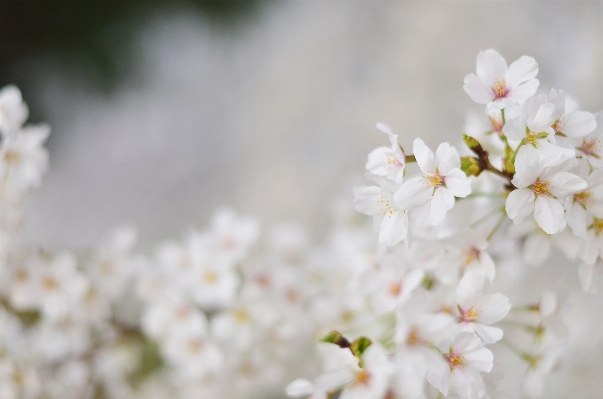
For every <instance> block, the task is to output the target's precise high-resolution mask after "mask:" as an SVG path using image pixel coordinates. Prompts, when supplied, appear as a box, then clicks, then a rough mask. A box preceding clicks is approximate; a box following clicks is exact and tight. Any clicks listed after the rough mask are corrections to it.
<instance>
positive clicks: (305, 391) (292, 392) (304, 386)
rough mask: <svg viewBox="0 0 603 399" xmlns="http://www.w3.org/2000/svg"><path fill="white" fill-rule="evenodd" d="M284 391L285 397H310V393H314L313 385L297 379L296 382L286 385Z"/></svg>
mask: <svg viewBox="0 0 603 399" xmlns="http://www.w3.org/2000/svg"><path fill="white" fill-rule="evenodd" d="M285 391H286V392H287V396H293V397H298V396H308V395H312V393H313V392H314V385H313V384H312V383H311V382H310V381H308V380H304V379H303V378H298V379H297V380H295V381H293V382H291V383H290V384H289V385H287V388H286V389H285Z"/></svg>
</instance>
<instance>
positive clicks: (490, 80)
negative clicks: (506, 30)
mask: <svg viewBox="0 0 603 399" xmlns="http://www.w3.org/2000/svg"><path fill="white" fill-rule="evenodd" d="M476 72H477V76H478V77H479V78H480V79H481V80H482V81H483V82H484V83H486V84H487V85H489V86H490V87H492V86H493V85H494V83H495V82H496V79H500V80H501V81H502V80H503V79H504V78H505V75H506V74H507V62H506V61H505V59H504V58H503V57H502V56H501V55H500V54H498V52H497V51H496V50H486V51H480V52H479V54H478V55H477V62H476Z"/></svg>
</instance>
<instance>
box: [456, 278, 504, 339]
mask: <svg viewBox="0 0 603 399" xmlns="http://www.w3.org/2000/svg"><path fill="white" fill-rule="evenodd" d="M483 287H484V276H483V275H482V274H478V273H474V272H468V273H466V274H465V275H464V276H463V278H462V279H461V281H460V282H459V285H458V286H457V288H456V300H457V307H458V311H459V318H458V320H459V323H460V324H461V326H462V327H463V330H464V331H469V332H475V333H476V334H477V335H478V336H479V337H480V338H481V339H482V340H483V341H484V342H485V343H486V344H493V343H494V342H496V341H499V340H500V339H501V338H502V337H503V331H502V330H501V329H500V328H497V327H491V326H489V324H494V323H496V322H498V321H500V320H502V319H503V318H504V317H505V316H506V315H507V313H509V310H510V309H511V304H510V303H509V298H507V297H506V296H505V295H503V294H500V293H494V294H487V295H483V294H482V291H483Z"/></svg>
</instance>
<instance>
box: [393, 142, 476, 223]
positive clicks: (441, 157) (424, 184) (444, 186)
mask: <svg viewBox="0 0 603 399" xmlns="http://www.w3.org/2000/svg"><path fill="white" fill-rule="evenodd" d="M413 151H414V155H415V157H416V159H417V163H418V164H419V168H421V171H422V172H423V175H422V176H421V177H415V178H413V179H410V180H408V181H406V182H405V183H404V184H403V185H402V186H401V187H400V188H399V189H398V191H396V192H395V193H394V201H395V204H396V206H397V207H398V208H401V209H408V210H410V209H413V208H417V207H419V206H422V205H425V204H430V217H431V222H432V224H434V225H437V224H439V223H440V222H441V221H442V219H443V218H444V216H445V215H446V212H448V211H449V210H450V209H452V207H453V206H454V197H461V198H463V197H466V196H467V195H469V193H471V181H470V180H469V178H468V177H467V176H466V175H465V173H464V172H463V171H461V169H460V166H461V161H460V157H459V154H458V152H457V151H456V149H454V148H453V147H451V146H450V144H448V143H442V144H440V145H439V147H438V149H437V151H436V154H435V156H434V154H433V152H432V151H431V150H430V149H429V148H428V147H427V146H426V145H425V143H424V142H423V140H421V139H415V141H414V144H413Z"/></svg>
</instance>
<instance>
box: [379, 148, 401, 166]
mask: <svg viewBox="0 0 603 399" xmlns="http://www.w3.org/2000/svg"><path fill="white" fill-rule="evenodd" d="M397 166H402V162H400V160H399V159H398V158H396V156H395V155H394V153H393V152H386V153H385V159H383V168H384V169H385V170H391V169H392V168H394V167H397Z"/></svg>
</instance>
